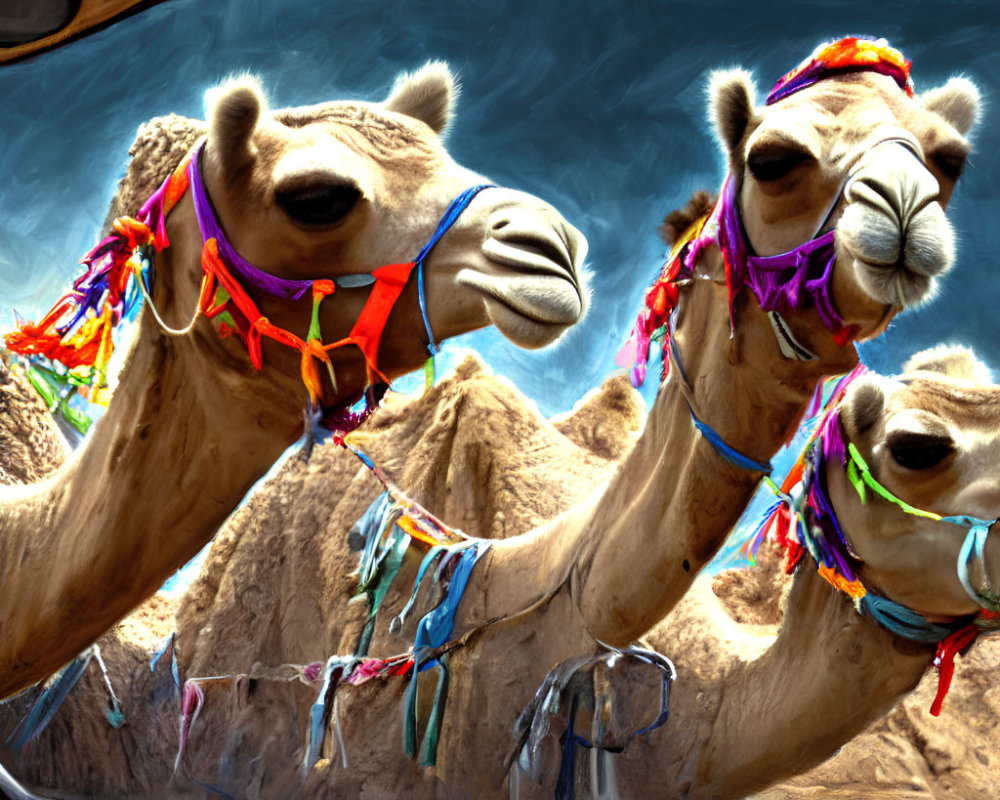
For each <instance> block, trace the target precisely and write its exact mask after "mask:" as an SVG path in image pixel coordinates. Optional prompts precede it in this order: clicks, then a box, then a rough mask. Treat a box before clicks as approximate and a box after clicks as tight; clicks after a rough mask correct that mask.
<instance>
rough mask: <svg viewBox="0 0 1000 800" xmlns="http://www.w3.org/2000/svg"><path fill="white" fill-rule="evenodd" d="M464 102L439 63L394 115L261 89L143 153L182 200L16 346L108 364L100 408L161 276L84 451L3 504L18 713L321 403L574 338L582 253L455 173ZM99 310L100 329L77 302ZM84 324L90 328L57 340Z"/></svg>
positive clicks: (130, 239) (132, 236) (142, 224)
mask: <svg viewBox="0 0 1000 800" xmlns="http://www.w3.org/2000/svg"><path fill="white" fill-rule="evenodd" d="M455 94H456V89H455V83H454V79H453V77H452V76H451V73H450V72H449V71H448V69H447V67H446V66H445V65H443V64H441V63H430V64H428V65H427V66H426V67H424V68H423V69H421V70H419V71H417V72H416V73H415V74H413V75H408V76H403V77H401V78H400V80H399V81H398V82H397V84H396V86H395V88H394V89H393V91H392V93H391V94H390V96H389V97H388V99H387V100H386V101H385V102H384V103H381V104H372V103H361V102H331V103H323V104H319V105H316V106H310V107H304V108H293V109H285V110H278V111H273V112H272V111H268V109H267V106H266V103H265V100H264V97H263V94H262V91H261V89H260V87H259V85H258V84H257V82H256V81H255V80H253V79H250V78H237V79H234V80H232V81H230V82H228V83H225V84H223V85H222V86H221V87H219V88H218V89H217V90H215V91H214V92H213V93H211V95H210V97H209V100H208V106H209V107H208V116H209V121H208V124H207V132H206V133H205V136H204V137H201V138H199V136H200V134H201V133H202V132H203V131H204V130H205V126H204V125H203V124H202V123H198V122H195V121H191V122H190V123H189V124H186V125H185V124H184V122H183V121H182V120H181V121H178V119H177V118H172V119H171V120H168V121H167V124H166V127H167V129H168V130H167V133H166V135H165V136H164V135H163V134H162V133H161V134H160V135H158V134H157V132H156V130H155V126H154V129H153V130H147V131H146V135H145V137H140V141H139V142H138V143H137V147H139V148H142V147H148V150H147V153H148V154H150V160H145V161H144V160H143V159H142V158H141V157H140V155H139V154H137V157H136V159H134V160H133V163H132V165H131V166H130V175H131V176H132V178H133V183H143V182H145V181H148V179H149V173H150V172H158V175H157V177H156V179H155V181H157V182H158V181H159V180H162V179H163V178H164V177H166V176H168V175H169V176H170V177H169V179H168V181H167V182H166V183H165V184H164V185H163V187H162V189H161V190H160V191H159V192H157V193H156V194H154V195H152V196H151V198H150V200H149V202H148V203H147V204H146V207H145V208H144V209H141V210H139V209H138V206H137V205H132V206H130V207H125V208H122V209H119V210H120V211H125V213H126V214H133V215H134V214H136V213H137V210H138V212H139V214H138V215H139V216H140V217H141V219H139V220H138V221H137V220H135V219H134V218H130V217H122V218H120V219H119V220H117V221H116V223H115V226H114V233H113V234H112V235H111V236H109V237H108V238H107V239H105V240H104V241H103V242H102V243H101V244H100V245H99V246H98V248H96V249H95V251H94V253H92V254H91V256H90V258H89V270H90V271H88V273H87V275H85V276H84V278H82V279H80V281H78V282H77V284H76V293H75V294H74V293H71V294H70V295H68V296H67V298H64V300H63V301H61V303H60V304H59V305H57V307H56V308H55V309H54V311H53V312H52V313H50V314H49V315H48V316H47V318H46V319H45V320H43V321H42V322H40V323H39V324H38V325H27V326H25V327H23V328H22V330H21V331H20V332H19V333H17V334H15V335H14V336H13V337H8V340H7V341H8V346H10V347H11V348H14V347H15V342H16V343H17V346H18V347H20V348H22V350H21V351H22V352H27V353H39V352H42V353H47V354H52V355H53V357H55V355H56V354H58V355H59V356H61V357H62V356H66V357H70V356H71V357H72V358H73V359H78V360H81V361H82V360H83V359H84V356H85V355H86V354H88V353H93V351H96V353H97V355H96V356H94V357H92V358H91V360H90V362H89V363H91V364H92V365H93V366H92V368H91V369H92V375H94V377H95V381H96V382H95V384H94V386H93V387H91V388H92V389H93V392H94V394H93V395H92V396H94V397H96V396H97V395H98V394H100V393H101V392H102V391H103V390H105V388H106V387H105V386H104V385H103V384H104V379H105V367H106V364H107V358H108V356H109V353H110V348H109V346H108V341H109V337H110V330H109V329H110V327H111V326H112V325H113V323H114V322H116V321H117V320H118V319H119V317H120V316H121V314H122V308H121V304H122V303H125V299H124V298H126V296H127V292H128V289H127V284H125V280H126V278H128V276H129V272H128V271H129V270H132V269H133V268H134V269H135V274H136V275H138V276H139V277H138V278H136V282H137V283H138V288H139V289H140V290H141V291H144V292H147V293H148V292H149V289H148V288H147V287H146V284H147V282H149V281H151V280H152V277H153V275H154V274H155V283H154V285H153V286H152V290H151V291H152V294H151V299H150V301H149V302H147V303H146V304H144V305H143V308H142V312H141V314H140V316H139V319H138V325H137V327H138V333H137V335H136V337H135V340H134V343H133V345H132V348H131V351H130V353H129V357H128V361H127V364H126V366H125V367H124V368H123V371H122V374H121V378H120V382H119V384H118V386H117V389H116V391H115V393H114V397H113V398H112V399H111V402H110V404H109V406H108V409H107V413H106V414H105V416H104V417H103V418H102V419H101V420H100V421H99V422H98V423H97V425H96V426H95V429H94V431H93V432H92V433H91V435H90V437H89V438H88V440H87V442H86V446H85V447H83V448H82V450H81V451H78V452H77V453H76V454H75V455H74V457H73V458H72V459H71V460H70V461H69V462H68V464H67V465H66V467H65V468H64V469H63V470H62V471H60V472H59V473H58V474H57V475H56V476H54V477H53V478H51V479H50V480H47V481H43V482H42V483H40V484H38V485H33V486H31V487H28V488H25V489H20V488H19V489H16V490H12V491H11V492H10V493H8V494H7V495H5V498H4V501H3V512H2V515H0V519H2V520H3V522H2V526H3V527H2V530H3V533H2V536H0V542H2V545H0V547H2V550H0V552H2V554H3V558H2V560H3V563H4V564H5V565H7V567H6V569H5V574H4V578H3V580H2V581H0V583H2V588H0V608H2V612H0V613H2V615H3V616H2V617H0V619H2V628H3V632H4V635H3V637H0V638H2V643H0V697H2V696H8V695H10V694H12V693H13V692H16V691H18V690H19V689H23V688H25V687H27V686H30V685H32V684H33V683H35V682H37V681H38V680H41V679H44V678H46V677H48V676H49V675H50V674H52V673H53V672H54V671H55V670H57V669H59V668H60V667H61V666H62V665H64V664H66V663H67V662H68V661H69V660H70V659H71V658H73V657H74V656H76V655H77V654H78V653H80V652H81V651H82V650H83V649H84V648H85V647H87V646H88V645H89V644H90V643H91V642H93V641H94V640H96V639H97V638H98V636H100V634H101V633H103V632H104V631H105V630H107V628H108V627H109V626H110V625H112V624H113V623H114V622H115V621H116V620H118V619H120V618H121V617H122V616H123V615H124V614H125V613H126V612H128V611H129V610H130V609H131V608H133V607H134V606H136V605H137V604H138V603H140V602H141V601H142V600H144V599H145V598H147V597H149V596H150V595H152V594H153V592H155V591H156V589H157V588H158V587H159V586H160V585H161V584H162V582H163V581H164V579H166V578H167V577H168V576H169V575H170V574H171V573H173V572H174V571H175V570H176V569H177V568H178V567H180V566H181V565H182V564H184V563H185V562H186V561H188V560H189V559H190V558H191V557H192V556H194V555H195V554H196V553H197V552H198V551H199V550H200V549H201V548H202V547H203V546H204V545H205V543H206V542H207V541H209V539H210V538H211V537H212V535H213V534H214V533H215V532H216V531H217V530H218V528H219V526H220V525H221V524H222V523H223V522H224V521H225V519H226V517H227V516H228V515H229V514H230V513H231V512H232V510H233V509H234V508H235V507H236V506H237V504H238V503H239V502H240V500H241V498H242V497H243V496H244V495H245V493H246V492H247V490H248V489H249V488H250V486H251V485H252V484H253V483H254V482H255V481H256V480H257V479H258V478H260V477H261V476H262V475H263V474H264V473H265V471H266V470H267V469H268V468H269V467H270V466H271V465H272V464H273V463H274V462H275V461H276V460H277V459H278V458H279V456H280V455H281V454H282V453H283V452H284V451H285V449H286V448H287V447H288V446H289V445H290V444H292V443H293V442H294V441H295V440H296V439H297V438H299V436H300V434H301V433H302V430H303V409H304V408H306V407H307V405H308V407H310V408H316V409H318V410H321V411H322V412H323V413H325V414H326V415H327V417H328V420H329V421H330V424H333V425H334V426H335V427H336V426H338V425H346V424H347V423H348V422H350V421H351V419H350V413H349V412H348V411H346V410H345V408H346V405H347V404H349V403H351V402H353V401H354V400H355V399H356V398H357V397H358V396H359V395H360V394H361V393H362V391H363V390H365V387H366V386H368V387H369V395H370V396H375V397H377V391H375V390H376V389H377V387H378V385H379V384H380V383H381V382H383V381H388V380H390V379H391V378H393V377H395V376H398V375H400V374H402V373H404V372H408V371H411V370H413V369H415V368H417V367H419V366H421V365H422V364H424V362H425V361H426V359H427V356H428V352H429V351H430V352H433V349H434V348H435V347H436V340H441V339H444V338H447V337H451V336H454V335H456V334H459V333H462V332H464V331H468V330H472V329H475V328H479V327H483V326H485V325H487V324H490V323H493V324H496V325H497V327H498V328H499V329H500V330H501V331H502V332H503V333H504V334H505V335H507V336H508V337H509V338H511V339H512V340H513V341H514V342H516V343H517V344H519V345H522V346H527V347H537V346H541V345H543V344H546V343H548V342H551V341H552V340H554V339H555V338H556V337H557V336H558V335H559V334H560V333H561V332H562V331H564V330H565V329H566V328H567V327H568V326H569V325H571V324H573V323H574V322H575V321H576V320H577V319H578V318H579V317H580V315H581V313H582V311H583V306H584V297H585V294H584V290H583V288H582V284H581V279H580V277H579V269H580V266H581V263H582V259H583V258H584V256H585V248H586V245H585V242H584V240H583V238H582V237H581V236H580V234H579V233H578V232H577V231H576V230H575V229H573V228H572V227H571V226H570V225H569V224H568V223H567V222H565V221H564V220H563V218H562V217H561V216H560V215H559V214H558V212H556V211H555V210H554V209H552V207H551V206H549V205H548V204H546V203H544V202H543V201H541V200H538V199H536V198H534V197H532V196H530V195H527V194H524V193H521V192H517V191H513V190H508V189H502V188H496V187H489V188H482V187H483V185H484V184H485V181H484V179H483V178H482V177H481V176H479V175H476V174H475V173H473V172H471V171H470V170H468V169H466V168H464V167H461V166H459V165H458V164H456V163H455V162H454V161H453V160H452V159H451V158H450V157H449V156H448V154H447V153H446V151H445V149H444V146H443V144H442V141H441V138H440V134H441V133H442V132H443V131H444V129H445V128H446V126H447V124H448V122H449V119H450V117H451V114H452V106H453V103H454V98H455ZM171 126H179V127H180V128H181V129H182V130H186V131H187V134H186V137H181V138H182V139H183V140H184V144H185V145H186V144H188V142H189V140H190V139H191V138H197V141H196V143H195V145H194V147H193V149H190V150H189V151H188V153H187V154H186V156H185V160H184V161H183V162H182V164H181V166H177V164H176V162H174V161H173V158H174V156H175V154H176V151H177V150H178V149H180V150H183V149H185V147H184V146H180V147H178V146H177V145H176V144H175V143H171V142H170V130H169V129H170V128H171ZM162 138H166V139H167V142H166V143H164V142H163V141H162ZM164 153H166V154H167V156H166V157H167V159H168V160H169V161H170V163H168V164H166V165H165V164H163V163H162V159H163V155H164ZM151 161H153V162H155V163H154V164H151ZM127 180H128V176H127ZM154 187H155V182H154ZM470 187H473V189H471V190H470ZM480 188H482V191H479V189H480ZM467 190H468V191H467ZM476 192H478V194H477V193H476ZM140 197H142V196H140ZM455 198H461V199H462V203H463V204H464V205H461V206H460V205H456V204H455V202H453V201H455ZM142 199H144V198H142ZM129 202H131V201H129ZM456 202H457V201H456ZM450 204H451V205H450ZM171 206H172V210H170V209H171ZM463 209H464V210H463ZM158 210H159V213H158ZM446 210H447V211H449V214H450V216H448V217H447V219H446V220H445V222H444V223H442V224H441V226H440V228H438V226H439V220H441V218H442V215H444V214H445V212H446ZM449 223H450V224H451V227H450V229H447V230H446V228H447V225H448V224H449ZM436 229H437V230H436ZM203 234H204V235H203ZM438 238H441V244H440V246H434V245H435V243H436V242H437V239H438ZM422 247H423V248H424V249H423V251H422V252H421V248H422ZM134 248H135V253H137V254H138V255H137V256H133V258H132V260H131V261H130V262H128V263H127V264H125V263H123V262H122V259H123V258H125V257H127V256H128V255H129V254H131V253H132V252H133V249H134ZM154 248H155V250H157V251H160V252H157V253H155V273H153V271H152V269H151V268H148V262H149V261H150V260H152V258H153V256H154V253H153V250H154ZM418 253H419V255H418ZM123 254H124V255H123ZM415 256H416V259H415V258H414V257H415ZM116 258H117V259H118V260H117V261H116V260H115V259H116ZM108 259H110V261H108ZM137 259H138V263H137ZM143 260H145V262H146V263H145V267H147V268H146V269H143V267H144V264H143V263H142V261H143ZM424 262H426V263H424ZM108 263H110V264H111V265H112V266H111V267H109V269H110V270H111V272H110V273H108V274H107V276H105V277H102V274H101V273H100V271H99V270H100V268H102V265H107V264H108ZM115 269H118V272H115ZM411 274H412V278H409V277H408V276H410V275H411ZM102 280H106V281H107V282H106V283H102ZM338 283H339V285H340V288H338ZM368 284H371V285H372V288H371V289H368V288H367V285H368ZM104 286H108V287H109V288H108V291H107V292H105V291H104V289H103V287H104ZM310 290H311V291H310ZM115 292H118V294H117V295H115ZM334 293H335V294H336V297H332V296H331V295H333V294H334ZM84 295H85V296H84ZM102 297H108V298H109V299H108V300H107V301H106V302H104V305H103V306H100V305H95V306H93V307H92V312H93V313H94V314H99V316H90V317H88V316H87V312H88V308H87V307H86V306H85V305H83V303H84V302H85V301H86V302H90V300H91V299H92V298H97V302H99V301H100V298H102ZM369 297H370V298H371V302H369ZM81 298H82V299H81ZM116 298H117V300H118V301H120V302H119V305H117V306H116V305H115V299H116ZM418 305H419V307H418ZM67 308H68V310H67ZM363 309H364V310H363ZM74 311H75V312H78V313H79V314H80V315H82V316H83V317H84V319H83V322H82V326H81V327H80V328H79V329H77V328H75V327H73V328H72V330H69V331H67V330H66V328H61V327H60V326H61V325H67V319H68V317H69V316H72V313H73V312H74ZM60 315H62V316H60ZM95 330H96V331H97V332H96V333H95ZM307 330H308V333H307ZM88 332H89V333H90V334H93V336H92V337H91V339H90V340H87V339H86V334H87V333H88ZM220 333H223V334H225V333H230V334H233V335H229V336H223V337H220V335H219V334H220ZM78 334H79V336H80V337H82V338H77V336H78ZM330 342H332V343H333V344H328V343H330ZM286 345H287V346H286ZM338 345H344V346H338ZM346 345H350V346H346ZM67 353H68V356H67ZM74 363H76V362H74ZM85 363H86V362H84V365H85ZM95 373H96V374H95ZM303 384H305V385H303ZM373 393H374V394H373Z"/></svg>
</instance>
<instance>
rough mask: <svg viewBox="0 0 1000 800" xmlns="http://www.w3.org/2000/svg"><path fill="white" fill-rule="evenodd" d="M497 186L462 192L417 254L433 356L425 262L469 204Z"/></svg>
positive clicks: (421, 298)
mask: <svg viewBox="0 0 1000 800" xmlns="http://www.w3.org/2000/svg"><path fill="white" fill-rule="evenodd" d="M493 188H495V185H494V184H492V183H483V184H480V185H479V186H472V187H470V188H468V189H466V190H465V191H464V192H462V193H461V194H460V195H459V196H458V197H456V198H455V199H454V200H452V201H451V205H450V206H448V210H447V211H445V212H444V215H443V216H442V217H441V221H440V222H438V226H437V229H436V230H435V231H434V234H433V235H432V236H431V238H430V239H429V240H428V242H427V244H425V245H424V246H423V247H422V248H421V250H420V252H419V253H418V254H417V257H416V259H415V260H414V263H415V264H416V265H417V302H418V304H419V305H420V315H421V316H422V317H423V319H424V328H425V329H426V331H427V349H428V351H430V354H431V356H433V355H434V354H435V353H437V352H438V350H439V349H440V348H439V347H438V344H437V342H435V341H434V332H433V331H432V330H431V321H430V317H428V316H427V296H426V294H425V291H424V260H425V259H426V258H427V256H429V255H430V252H431V250H433V249H434V245H436V244H437V243H438V241H439V240H440V239H441V237H442V236H444V235H445V234H446V233H447V232H448V230H449V229H450V228H451V226H452V225H454V224H455V222H456V221H457V220H458V218H459V217H460V216H461V215H462V212H463V211H465V209H466V208H468V207H469V203H471V202H472V198H474V197H475V196H476V195H477V194H479V193H480V192H481V191H482V190H483V189H493Z"/></svg>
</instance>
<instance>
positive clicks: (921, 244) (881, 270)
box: [837, 148, 955, 308]
mask: <svg viewBox="0 0 1000 800" xmlns="http://www.w3.org/2000/svg"><path fill="white" fill-rule="evenodd" d="M895 149H898V150H902V149H903V148H895ZM901 157H902V158H903V162H902V165H903V166H906V167H909V168H910V169H909V171H904V170H903V169H902V167H899V168H898V169H897V170H896V171H895V172H887V173H886V174H880V173H878V172H875V171H872V170H867V169H866V170H863V171H861V172H859V173H858V175H856V176H855V177H854V178H852V179H851V181H850V182H849V183H848V186H847V188H846V189H845V192H844V196H845V200H846V201H847V202H846V205H845V208H844V212H843V215H842V216H841V218H840V221H839V223H838V225H837V237H838V241H839V242H841V243H842V244H843V245H844V247H845V248H846V249H847V251H848V252H849V253H850V255H851V257H852V258H853V260H854V269H855V275H856V276H857V279H858V282H859V283H860V284H861V288H862V289H864V291H865V292H866V293H867V294H868V295H869V296H870V297H872V298H873V299H874V300H877V301H878V302H880V303H884V304H887V305H897V306H901V307H903V308H906V307H909V306H915V305H918V304H919V303H921V302H924V301H925V300H927V299H929V298H930V297H932V296H933V294H934V291H935V288H936V285H937V279H938V278H940V277H941V276H942V275H944V274H945V273H946V272H947V271H948V270H949V269H951V266H952V264H953V263H954V260H955V233H954V230H953V228H952V226H951V223H950V222H949V221H948V218H947V217H946V216H945V213H944V208H942V206H941V204H940V203H938V202H937V197H938V192H939V187H938V183H937V179H936V178H934V176H933V175H932V174H931V173H930V172H929V171H928V170H927V168H926V167H925V166H924V165H923V163H922V162H920V161H919V160H915V159H914V158H913V156H912V155H910V154H909V151H906V152H905V153H903V155H902V156H901ZM914 165H916V166H914ZM890 166H891V163H890Z"/></svg>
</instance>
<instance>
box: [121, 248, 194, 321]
mask: <svg viewBox="0 0 1000 800" xmlns="http://www.w3.org/2000/svg"><path fill="white" fill-rule="evenodd" d="M143 262H145V263H146V264H148V263H149V262H148V261H146V259H143ZM133 276H134V277H135V279H136V281H137V282H138V284H139V292H140V293H141V294H142V298H143V300H145V301H146V306H147V307H148V308H149V310H150V311H152V312H153V318H154V319H155V320H156V322H157V323H158V324H159V326H160V329H161V330H162V331H163V332H164V333H166V334H168V335H170V336H186V335H187V334H189V333H191V331H192V330H193V329H194V324H195V323H196V322H197V321H198V317H200V316H201V305H200V301H199V305H198V307H197V308H195V310H194V316H193V317H192V318H191V321H190V322H189V323H188V324H187V325H186V326H185V327H183V328H171V327H170V326H169V325H167V323H166V322H164V321H163V317H161V316H160V313H159V312H158V311H157V310H156V306H154V305H153V298H152V297H150V296H149V291H148V290H147V289H146V280H145V278H144V277H143V271H142V270H141V269H137V270H136V271H135V272H134V273H133Z"/></svg>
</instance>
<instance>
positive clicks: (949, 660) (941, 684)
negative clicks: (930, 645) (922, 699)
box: [930, 624, 979, 717]
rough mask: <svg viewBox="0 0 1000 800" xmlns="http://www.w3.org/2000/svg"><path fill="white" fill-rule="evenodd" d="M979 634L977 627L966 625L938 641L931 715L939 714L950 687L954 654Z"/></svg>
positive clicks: (953, 669)
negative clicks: (936, 674)
mask: <svg viewBox="0 0 1000 800" xmlns="http://www.w3.org/2000/svg"><path fill="white" fill-rule="evenodd" d="M978 635H979V629H978V628H976V626H975V625H971V624H970V625H967V626H966V627H964V628H961V629H960V630H957V631H955V632H954V633H953V634H951V636H949V637H948V638H947V639H945V640H944V641H943V642H940V643H939V644H938V646H937V654H936V655H935V656H934V666H935V667H937V670H938V688H937V693H936V694H935V695H934V702H932V703H931V708H930V712H931V715H932V716H935V717H937V716H940V715H941V706H942V704H943V703H944V699H945V697H947V696H948V689H950V688H951V679H952V676H953V675H954V673H955V656H956V655H957V654H958V653H960V652H962V651H963V650H965V648H967V647H968V646H969V645H971V644H972V643H973V642H974V641H975V640H976V637H977V636H978Z"/></svg>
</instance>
